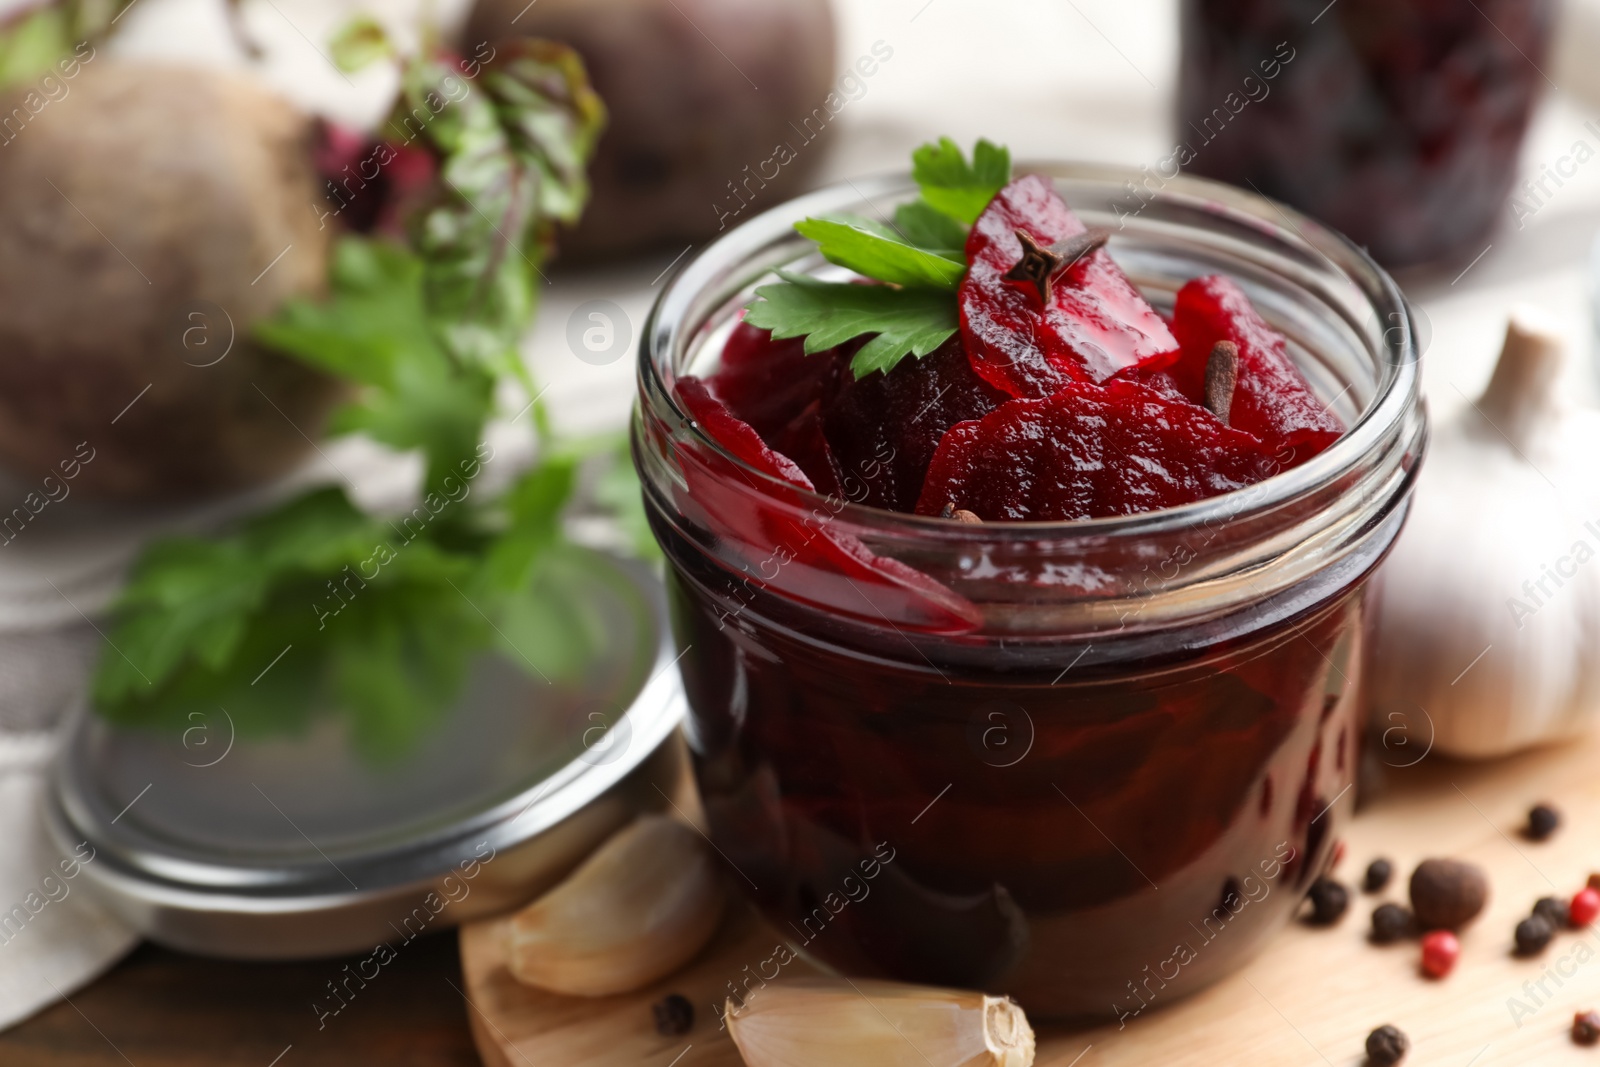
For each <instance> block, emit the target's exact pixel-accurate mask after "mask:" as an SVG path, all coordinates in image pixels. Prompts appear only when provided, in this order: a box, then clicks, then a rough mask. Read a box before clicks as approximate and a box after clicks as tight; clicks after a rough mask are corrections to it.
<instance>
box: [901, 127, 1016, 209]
mask: <svg viewBox="0 0 1600 1067" xmlns="http://www.w3.org/2000/svg"><path fill="white" fill-rule="evenodd" d="M911 164H912V165H911V176H912V178H913V179H914V180H915V181H916V183H917V185H918V186H920V187H921V189H922V199H923V200H925V201H927V203H928V204H929V206H931V207H933V208H934V209H935V210H937V211H940V212H943V213H944V214H946V215H949V216H950V217H951V218H953V219H955V220H957V221H958V222H963V223H966V224H967V225H969V226H970V225H971V224H972V223H974V222H976V221H977V220H978V216H979V215H981V214H982V213H983V209H984V208H986V207H988V206H989V201H991V200H993V199H994V194H996V193H998V192H999V191H1000V190H1001V189H1002V188H1004V187H1005V184H1006V183H1007V182H1009V181H1010V180H1011V153H1010V152H1008V151H1007V150H1006V149H1004V148H1001V147H999V146H997V145H994V144H991V143H990V142H988V141H979V142H978V143H977V145H976V146H974V148H973V150H972V162H971V163H968V162H967V158H966V156H964V155H963V154H962V152H961V148H960V146H959V145H957V144H956V143H955V142H954V141H952V140H951V139H950V138H948V137H941V138H939V143H938V144H925V145H923V146H922V147H921V148H918V149H917V150H916V151H915V152H913V153H912V154H911Z"/></svg>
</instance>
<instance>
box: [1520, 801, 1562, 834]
mask: <svg viewBox="0 0 1600 1067" xmlns="http://www.w3.org/2000/svg"><path fill="white" fill-rule="evenodd" d="M1560 825H1561V813H1560V812H1559V811H1557V810H1556V809H1555V808H1552V807H1551V806H1550V805H1548V804H1535V805H1534V806H1533V807H1532V808H1529V809H1528V826H1527V829H1526V830H1525V831H1524V832H1525V833H1526V834H1527V836H1528V839H1529V840H1531V841H1543V840H1544V839H1545V838H1547V837H1549V836H1550V835H1551V834H1553V833H1555V832H1556V827H1558V826H1560Z"/></svg>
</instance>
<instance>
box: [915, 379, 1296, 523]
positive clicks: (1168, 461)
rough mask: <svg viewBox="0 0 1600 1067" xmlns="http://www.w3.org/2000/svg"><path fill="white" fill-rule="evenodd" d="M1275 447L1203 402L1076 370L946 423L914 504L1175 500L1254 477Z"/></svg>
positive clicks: (1268, 470) (1070, 507)
mask: <svg viewBox="0 0 1600 1067" xmlns="http://www.w3.org/2000/svg"><path fill="white" fill-rule="evenodd" d="M1273 469H1274V468H1273V464H1272V457H1271V456H1270V455H1269V454H1268V453H1267V451H1266V450H1265V449H1263V448H1262V446H1261V443H1260V442H1259V441H1257V440H1256V439H1255V438H1253V437H1251V436H1250V435H1249V434H1247V433H1243V432H1241V431H1239V430H1235V429H1230V428H1229V427H1227V426H1224V425H1223V424H1222V423H1221V422H1219V421H1217V419H1216V417H1215V416H1213V415H1212V414H1211V413H1210V412H1208V411H1206V410H1204V409H1202V408H1198V407H1196V406H1194V405H1192V404H1189V403H1186V402H1184V401H1179V400H1173V399H1170V398H1168V397H1165V396H1163V395H1161V394H1160V393H1158V392H1156V391H1155V390H1153V389H1149V388H1146V387H1145V386H1142V385H1139V384H1136V383H1134V382H1128V381H1121V380H1113V381H1109V382H1106V383H1105V384H1103V385H1094V384H1092V383H1087V382H1074V383H1072V384H1070V385H1067V386H1064V387H1063V388H1062V389H1061V390H1060V391H1058V392H1057V393H1055V394H1054V395H1053V396H1050V397H1048V398H1046V399H1044V400H1028V399H1019V400H1012V401H1009V402H1007V403H1006V404H1004V405H1002V406H1001V407H999V408H996V409H995V410H994V411H992V412H990V413H989V414H988V415H985V416H984V417H983V418H982V419H978V420H976V421H973V422H963V423H961V424H960V425H958V426H955V427H953V428H952V429H951V430H950V432H949V433H947V434H945V438H944V440H943V441H942V442H941V443H940V445H939V450H938V452H936V453H935V454H934V457H933V464H932V466H930V467H929V469H928V478H927V481H926V483H924V485H923V487H922V496H921V497H920V499H919V500H918V501H917V512H918V513H919V514H922V515H937V514H940V512H941V511H943V509H944V508H945V507H946V506H949V505H954V506H955V507H956V508H963V509H965V510H967V511H971V512H973V513H975V514H976V515H977V516H978V517H979V518H981V519H983V520H984V521H985V522H991V521H995V520H1001V519H1011V520H1023V521H1026V520H1034V521H1060V520H1068V519H1090V518H1099V517H1102V516H1106V515H1132V514H1136V513H1138V512H1143V511H1155V510H1156V509H1158V508H1170V507H1177V506H1178V505H1180V504H1189V503H1192V502H1194V501H1196V500H1202V499H1204V498H1206V497H1210V496H1215V495H1217V494H1218V493H1226V492H1229V491H1230V490H1234V489H1239V488H1242V487H1243V486H1246V485H1250V484H1252V483H1254V482H1258V481H1260V480H1262V479H1263V478H1266V477H1269V476H1270V475H1271V474H1272V473H1273Z"/></svg>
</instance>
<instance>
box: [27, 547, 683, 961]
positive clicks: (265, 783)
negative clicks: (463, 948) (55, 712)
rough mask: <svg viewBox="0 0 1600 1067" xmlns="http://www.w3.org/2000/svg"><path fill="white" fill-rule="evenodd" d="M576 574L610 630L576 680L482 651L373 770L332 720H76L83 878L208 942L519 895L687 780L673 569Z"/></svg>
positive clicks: (77, 836)
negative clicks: (430, 721)
mask: <svg viewBox="0 0 1600 1067" xmlns="http://www.w3.org/2000/svg"><path fill="white" fill-rule="evenodd" d="M563 578H564V579H565V580H567V581H568V582H569V583H577V584H578V589H579V592H580V594H581V597H582V603H583V604H584V606H585V610H586V611H588V612H591V613H592V614H591V617H590V619H589V624H590V625H591V626H598V627H600V630H599V632H600V633H602V634H604V635H605V640H604V647H603V649H602V650H601V651H600V652H599V653H598V654H597V656H596V657H595V658H594V659H593V660H591V661H590V662H589V663H588V665H587V667H586V668H584V669H582V670H581V671H579V672H578V674H577V675H576V676H575V677H573V678H571V679H567V678H566V677H561V678H558V679H557V680H555V681H552V682H546V681H543V680H541V679H540V678H539V677H538V676H537V675H536V674H535V673H533V672H530V671H529V670H528V669H526V667H524V666H523V665H521V664H520V663H518V662H517V661H516V659H515V658H514V657H512V656H510V655H508V654H502V653H498V652H497V653H492V654H486V655H485V656H484V657H482V658H481V659H480V660H479V662H478V663H477V664H476V665H475V666H474V667H473V669H472V670H471V672H470V673H469V677H468V681H467V684H466V686H465V687H464V691H463V693H462V695H461V697H460V698H459V699H458V701H457V702H456V704H455V706H454V707H453V708H451V709H450V710H449V711H448V712H447V713H446V714H444V715H442V716H441V721H440V722H439V723H438V724H436V725H435V726H433V727H432V728H430V730H429V731H428V733H427V735H426V736H425V737H424V738H423V739H422V740H421V741H420V742H419V743H418V744H416V745H415V746H414V747H412V748H411V749H409V750H408V751H407V752H406V753H405V754H404V755H402V756H400V757H398V758H396V759H392V760H388V761H382V762H375V761H374V760H373V759H372V758H371V757H369V756H365V755H363V754H362V753H361V752H360V751H358V750H357V749H356V748H355V746H354V745H353V744H352V741H351V738H350V736H349V733H348V731H347V730H346V729H345V727H344V725H343V723H342V720H341V718H340V717H339V716H331V715H327V716H321V717H317V718H314V719H313V720H312V722H311V725H309V726H308V727H306V728H305V729H303V730H302V731H301V732H299V733H294V734H290V733H287V732H286V733H284V734H281V735H277V736H263V737H246V736H240V735H237V734H236V733H235V731H234V728H233V722H232V719H231V718H230V717H229V716H228V715H227V713H226V712H225V711H223V710H222V709H220V708H219V709H218V712H217V714H216V715H215V716H214V717H208V721H205V722H199V721H196V722H195V723H194V724H193V725H192V726H190V727H189V728H188V729H187V730H185V731H183V732H182V735H181V736H173V733H172V732H166V733H159V732H142V731H133V730H126V729H121V728H117V727H114V726H112V725H110V724H108V723H107V722H105V721H104V720H102V719H101V718H100V717H98V716H96V715H93V714H87V713H85V714H83V715H81V716H80V717H79V719H78V721H77V722H76V724H75V726H74V728H73V730H72V732H71V733H70V735H69V737H68V739H67V741H66V743H65V745H64V747H63V749H62V751H61V753H60V756H59V757H58V760H57V762H56V765H55V768H54V772H53V780H52V788H51V790H50V796H49V801H48V803H47V804H46V806H45V807H46V822H47V824H48V826H49V828H50V832H51V834H52V836H53V837H54V838H55V840H56V843H57V844H58V845H59V846H60V847H61V848H62V849H63V850H64V852H65V853H68V854H72V853H74V852H76V854H77V855H78V856H79V857H80V858H82V857H85V856H92V858H91V859H90V860H89V861H88V862H86V863H84V864H83V867H82V875H83V879H84V880H85V881H86V882H87V883H88V885H89V888H90V889H91V891H93V892H94V894H95V895H96V896H97V897H99V898H100V899H101V900H102V901H103V903H104V904H105V905H106V906H107V907H108V908H109V909H110V910H111V911H113V912H114V913H116V914H117V915H119V916H121V917H122V918H123V919H125V920H126V921H127V922H129V923H130V924H131V925H132V926H134V927H135V928H136V929H138V930H139V931H140V932H142V933H143V934H144V935H145V936H147V937H149V938H150V939H151V940H153V941H158V942H161V943H162V944H166V945H169V946H172V947H174V948H179V949H184V950H187V951H191V952H198V953H204V954H207V955H217V956H230V957H238V958H246V959H292V958H301V957H312V956H323V955H333V954H338V953H345V952H353V951H357V950H361V949H370V948H372V947H373V946H374V945H376V944H379V943H382V942H388V943H391V944H392V943H394V942H395V940H396V938H397V936H398V937H399V938H401V939H405V940H409V939H410V938H411V937H414V936H416V935H417V934H418V933H421V932H423V931H424V930H426V931H428V932H432V931H434V930H439V929H444V928H446V927H448V926H451V925H454V924H457V923H460V922H464V921H466V920H468V919H473V918H477V917H481V916H484V915H489V914H494V913H496V912H501V911H505V910H507V909H508V908H512V907H515V906H516V905H518V904H521V903H523V902H524V901H526V900H528V899H530V898H531V897H533V896H534V895H536V894H537V893H539V892H540V891H542V890H543V889H544V888H546V887H548V886H549V885H552V884H554V883H555V882H556V881H557V880H559V878H560V877H562V876H563V875H564V874H565V873H566V872H567V871H569V870H570V869H571V868H572V867H573V866H574V865H576V864H577V863H578V862H579V860H581V859H582V858H583V857H584V856H585V855H587V854H588V852H589V851H591V850H592V849H593V848H594V846H595V845H597V844H598V843H599V842H600V841H601V840H603V839H604V838H605V837H606V836H608V835H609V834H610V833H612V832H613V831H614V830H615V829H617V828H618V827H620V826H621V825H623V824H624V823H625V822H627V821H628V820H629V819H630V818H632V817H633V815H635V814H636V813H637V812H639V811H643V810H652V809H658V808H664V807H666V806H667V805H668V804H669V803H670V802H671V801H670V800H669V798H671V797H673V796H674V795H675V794H674V791H675V789H676V788H677V787H678V786H679V784H680V783H681V782H682V781H683V778H684V775H685V773H686V763H685V757H684V753H683V746H682V743H681V741H679V740H677V737H676V733H675V728H676V727H677V725H678V723H679V721H680V720H681V719H682V716H683V711H684V699H683V691H682V684H681V682H680V680H679V676H678V672H677V669H676V666H675V655H674V650H673V647H672V640H671V635H670V633H669V631H668V627H667V624H666V611H665V603H664V597H663V593H662V589H661V586H660V582H659V581H658V580H656V578H655V577H654V576H652V575H651V574H649V572H648V571H647V570H646V569H644V568H643V567H640V566H638V565H636V564H631V563H626V562H622V561H619V560H616V559H613V558H611V557H609V556H605V555H602V554H599V553H583V554H580V555H577V556H576V557H575V559H574V563H573V564H572V566H571V567H570V568H568V569H567V570H566V571H564V572H563ZM91 849H92V850H93V851H92V852H91V851H90V850H91Z"/></svg>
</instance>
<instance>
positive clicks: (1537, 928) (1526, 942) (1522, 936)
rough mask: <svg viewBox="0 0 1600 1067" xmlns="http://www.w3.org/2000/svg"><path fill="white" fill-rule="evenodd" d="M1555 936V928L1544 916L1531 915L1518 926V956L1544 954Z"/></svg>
mask: <svg viewBox="0 0 1600 1067" xmlns="http://www.w3.org/2000/svg"><path fill="white" fill-rule="evenodd" d="M1554 936H1555V928H1554V927H1552V926H1551V925H1550V924H1549V923H1548V922H1546V921H1545V919H1544V916H1542V915H1530V916H1529V917H1528V918H1526V919H1523V920H1522V921H1521V922H1519V923H1518V924H1517V934H1516V937H1517V955H1519V956H1532V955H1534V954H1535V953H1537V952H1542V951H1543V950H1544V947H1545V946H1546V945H1548V944H1549V943H1550V939H1551V938H1552V937H1554Z"/></svg>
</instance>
